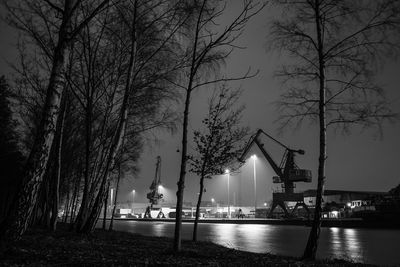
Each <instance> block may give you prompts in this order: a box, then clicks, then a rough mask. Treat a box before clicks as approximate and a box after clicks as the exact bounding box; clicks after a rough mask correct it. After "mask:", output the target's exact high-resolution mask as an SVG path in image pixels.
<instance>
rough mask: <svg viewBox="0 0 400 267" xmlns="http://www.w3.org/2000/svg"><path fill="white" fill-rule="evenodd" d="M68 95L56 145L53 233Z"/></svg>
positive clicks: (51, 225) (55, 223) (64, 102)
mask: <svg viewBox="0 0 400 267" xmlns="http://www.w3.org/2000/svg"><path fill="white" fill-rule="evenodd" d="M66 97H67V95H65V96H64V98H65V99H64V100H63V105H62V109H61V110H62V113H63V114H62V116H61V120H60V121H59V129H58V132H59V133H58V142H57V144H56V146H57V147H56V151H55V155H56V156H57V161H56V170H55V181H53V190H54V191H53V192H52V194H53V203H51V205H52V212H51V218H50V227H51V229H52V230H53V231H55V230H56V228H57V217H58V206H59V202H60V201H59V198H60V177H61V163H62V159H61V156H62V144H63V133H64V120H65V116H66V113H67V107H66V105H67V99H66Z"/></svg>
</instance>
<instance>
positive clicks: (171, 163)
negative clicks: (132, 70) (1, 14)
mask: <svg viewBox="0 0 400 267" xmlns="http://www.w3.org/2000/svg"><path fill="white" fill-rule="evenodd" d="M231 2H235V1H231ZM235 5H236V6H235ZM238 7H239V3H238V2H235V3H234V4H232V6H231V7H229V8H228V9H227V12H226V14H225V16H226V18H224V19H229V16H232V15H233V14H234V13H235V12H237V11H238ZM273 15H274V9H273V8H272V7H271V6H267V7H266V8H265V9H264V10H263V11H262V12H261V13H260V14H258V16H256V17H255V18H253V20H251V21H250V23H249V24H248V25H247V28H246V31H245V32H244V34H243V35H242V36H241V38H240V39H239V40H238V44H239V45H240V46H245V47H247V48H246V49H244V50H236V51H235V52H234V53H232V55H231V58H230V59H229V60H228V61H227V62H226V66H225V67H224V68H223V69H222V70H221V71H222V73H226V74H227V75H229V76H234V75H240V74H244V73H245V72H246V71H247V69H248V67H251V68H252V69H253V70H257V69H258V70H259V74H258V76H257V77H255V78H253V79H251V80H245V81H241V82H239V83H231V85H232V87H242V88H243V97H242V103H243V104H245V105H246V107H247V108H246V110H245V112H244V117H243V124H244V125H245V126H249V127H250V128H251V129H252V131H254V132H255V131H256V130H257V129H258V128H262V129H263V130H264V131H266V132H268V133H270V134H271V135H273V136H276V137H277V138H278V139H279V140H281V141H282V143H284V144H286V145H288V146H289V147H292V148H301V149H304V150H305V151H306V154H305V155H304V156H298V157H297V163H298V165H299V166H300V167H301V168H304V169H311V170H312V172H313V182H312V183H310V184H304V183H299V184H297V189H298V190H304V189H315V188H316V173H317V164H318V128H317V125H310V124H304V125H303V127H302V128H300V129H296V130H293V129H287V130H286V132H284V133H283V134H282V135H278V132H277V128H278V124H277V123H274V122H275V120H276V119H277V117H278V115H279V114H278V112H277V109H276V106H275V105H274V102H275V101H277V100H278V99H279V95H280V94H281V93H282V92H283V88H282V87H281V85H280V83H279V81H278V80H277V79H275V78H274V71H276V70H278V68H279V66H280V65H281V64H282V63H283V62H284V61H287V60H288V59H287V58H284V57H283V56H280V55H278V54H277V53H276V52H272V51H267V49H266V43H267V41H268V30H269V29H268V20H269V19H271V17H272V16H273ZM0 23H1V24H0V36H1V39H0V74H4V75H6V77H7V78H9V79H10V78H11V68H10V67H9V66H8V63H7V62H16V60H17V56H16V51H15V49H14V44H15V43H16V33H15V30H14V29H10V28H8V26H6V25H5V24H4V22H0ZM221 23H222V25H223V21H222V22H221ZM399 74H400V61H399V60H397V61H396V60H392V61H389V62H387V64H386V65H385V67H384V68H383V69H382V71H381V73H380V75H379V82H380V83H381V84H383V85H384V87H385V89H386V94H387V97H388V99H389V100H390V101H392V103H393V105H392V108H393V109H394V110H395V111H396V112H400V88H399V87H400V75H399ZM210 92H211V90H210V89H207V88H200V89H199V90H197V91H196V92H195V93H194V95H193V98H192V106H191V112H190V127H189V131H190V132H192V131H193V130H195V129H198V128H199V127H200V122H201V120H202V118H203V117H204V115H205V112H206V108H207V98H208V96H209V95H210ZM180 110H183V104H182V106H181V107H180ZM181 131H182V129H181V127H180V125H178V129H177V132H176V133H175V134H174V135H171V134H169V133H167V132H163V131H155V132H154V134H155V135H156V136H157V137H158V138H159V139H160V142H159V143H158V144H151V145H147V146H146V148H145V152H144V153H143V155H142V158H141V160H140V162H139V166H140V169H141V171H140V173H139V174H138V176H137V177H134V178H135V179H133V177H132V176H131V175H129V174H127V175H126V177H125V181H124V183H123V186H122V189H121V190H122V192H121V200H122V201H124V200H127V199H130V198H131V197H132V193H131V191H132V189H135V190H136V193H135V194H136V195H135V201H137V202H146V201H147V200H146V197H145V195H146V193H147V192H148V187H149V186H150V184H151V181H152V179H153V178H154V172H155V163H156V156H158V155H160V156H161V158H162V172H161V181H162V183H163V185H164V189H163V190H164V192H163V193H164V194H165V196H166V202H170V203H174V202H175V192H176V190H177V185H176V182H177V180H178V177H179V165H180V153H179V152H177V150H178V149H180V147H181V141H180V138H181ZM399 136H400V123H396V124H394V125H384V128H383V137H380V136H379V134H378V133H377V132H375V131H370V130H362V129H360V128H353V130H352V133H351V135H346V136H344V135H342V134H341V133H340V132H337V133H335V132H334V130H333V129H331V130H330V131H329V132H328V145H327V149H328V160H327V170H326V175H327V180H326V188H328V189H340V190H356V191H388V190H389V189H391V188H393V187H395V186H396V185H398V184H399V183H400V175H399V170H398V168H397V167H398V166H399V165H400V162H399V153H400V138H399ZM191 137H192V135H190V137H189V141H191V140H192V139H191ZM263 141H264V143H265V148H266V149H267V150H268V151H269V152H271V154H272V156H273V157H274V159H275V160H276V162H277V163H278V164H279V163H280V160H281V157H282V155H283V149H281V148H279V146H276V145H275V144H273V143H272V142H270V141H268V140H267V139H263ZM190 147H192V144H191V143H189V148H190ZM189 151H191V149H189ZM254 152H255V153H256V154H258V159H257V162H256V168H257V196H258V197H257V199H258V204H259V205H262V203H263V202H264V201H268V200H270V199H271V198H272V194H271V192H272V189H273V188H274V187H276V185H273V184H272V181H271V180H272V176H274V175H275V174H274V173H272V170H271V168H270V167H269V166H268V164H267V163H266V162H265V160H264V159H263V158H261V153H260V152H259V151H258V150H257V149H255V148H254ZM252 153H253V152H252ZM252 153H250V154H249V155H248V156H249V157H250V155H251V154H252ZM252 164H253V163H252V160H250V159H249V160H248V162H247V163H246V164H245V165H244V166H243V168H242V170H241V172H240V173H239V174H235V175H232V176H231V190H230V191H231V204H233V203H234V201H235V202H236V203H237V204H242V205H245V204H247V205H252V203H253V204H254V193H253V168H252ZM226 179H227V177H226V175H222V176H216V177H214V178H213V179H212V180H208V181H206V188H207V192H206V194H205V195H204V200H210V199H211V198H215V199H216V200H217V201H224V202H226V192H227V183H226V182H227V181H226ZM198 182H199V179H198V178H197V177H196V176H194V175H192V174H190V173H188V175H187V176H186V186H185V193H184V196H185V197H184V198H185V201H192V202H193V203H194V201H195V198H196V197H197V192H198V187H199V186H198Z"/></svg>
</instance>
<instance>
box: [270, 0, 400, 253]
mask: <svg viewBox="0 0 400 267" xmlns="http://www.w3.org/2000/svg"><path fill="white" fill-rule="evenodd" d="M275 2H276V3H277V4H280V7H281V8H283V9H282V10H283V16H281V17H280V18H279V19H277V20H275V21H273V24H272V36H273V41H272V44H273V47H274V48H277V49H279V50H282V51H284V52H285V53H287V54H288V55H289V56H290V57H292V58H293V62H294V63H293V64H291V65H286V66H284V67H283V68H282V70H281V71H279V72H278V74H277V75H278V77H280V78H282V79H283V81H284V84H285V85H286V86H287V88H288V90H287V92H286V93H284V94H283V95H282V97H281V101H279V102H278V104H279V106H280V109H281V114H282V115H281V117H280V121H281V123H282V124H281V127H282V128H283V127H285V126H287V125H291V124H292V123H296V124H297V125H300V124H301V123H302V122H303V121H304V120H305V119H310V120H311V121H312V122H316V123H317V124H318V126H319V160H318V187H317V199H316V205H315V214H314V221H313V224H312V229H311V231H310V235H309V238H308V242H307V246H306V248H305V251H304V254H303V258H304V259H314V258H315V255H316V251H317V245H318V238H319V233H320V226H321V211H322V207H321V205H322V195H323V190H324V183H325V179H326V177H325V165H326V159H327V152H326V146H327V128H328V127H329V126H334V127H336V129H341V130H343V131H344V132H345V133H347V132H348V131H349V130H350V127H351V126H353V125H359V126H361V127H364V128H365V127H377V128H378V129H380V126H381V124H382V122H384V121H386V120H390V119H393V118H394V117H395V114H394V113H393V112H392V110H391V109H390V107H389V105H388V101H387V100H386V99H385V96H384V92H383V89H382V88H381V87H380V86H378V85H377V84H376V82H375V81H374V74H375V73H376V72H377V70H378V68H379V66H380V63H382V59H383V58H384V56H385V55H388V54H389V53H397V52H398V49H399V45H398V44H399V40H398V36H399V35H398V26H399V22H400V21H399V4H398V1H391V0H380V1H347V0H341V1H332V0H312V1H310V0H304V1H303V0H300V1H279V0H278V1H275ZM282 128H281V129H282Z"/></svg>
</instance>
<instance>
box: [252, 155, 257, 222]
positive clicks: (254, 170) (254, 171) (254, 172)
mask: <svg viewBox="0 0 400 267" xmlns="http://www.w3.org/2000/svg"><path fill="white" fill-rule="evenodd" d="M251 158H252V159H253V177H254V218H256V210H257V176H256V159H257V156H256V155H253V156H251Z"/></svg>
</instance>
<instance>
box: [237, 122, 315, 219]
mask: <svg viewBox="0 0 400 267" xmlns="http://www.w3.org/2000/svg"><path fill="white" fill-rule="evenodd" d="M261 135H264V136H266V137H268V138H269V139H271V140H273V141H274V142H276V143H277V144H279V145H280V146H282V147H283V148H285V152H284V154H283V157H282V160H281V163H280V164H279V165H278V164H276V163H275V161H274V160H273V159H272V157H271V156H270V155H269V154H268V152H267V151H266V150H265V148H264V144H263V143H262V142H261V141H260V139H259V138H260V136H261ZM254 144H256V145H257V146H258V148H259V149H260V150H261V152H262V154H263V156H264V157H265V158H266V160H267V161H268V162H269V164H270V165H271V167H272V169H273V170H274V172H275V173H276V175H277V176H274V177H272V182H273V183H280V184H281V186H282V188H283V189H284V190H283V192H274V193H273V194H272V207H271V210H270V211H269V214H268V217H272V214H273V212H274V209H275V208H276V207H277V206H280V207H281V208H282V209H283V211H284V212H285V215H286V217H289V212H288V210H287V207H286V202H289V201H291V202H296V205H295V207H294V209H293V211H292V214H293V213H294V212H295V211H296V210H297V208H298V207H300V206H301V207H304V209H305V210H306V211H307V213H308V215H310V211H309V209H308V207H307V205H306V204H305V203H304V195H303V193H295V192H294V188H295V182H306V183H310V182H311V179H312V177H311V171H310V170H305V169H300V168H299V167H298V166H297V165H296V163H295V161H294V159H295V154H299V155H304V154H305V152H304V150H302V149H298V150H295V149H291V148H289V147H288V146H286V145H284V144H282V143H281V142H279V141H278V140H276V139H275V138H273V137H272V136H270V135H269V134H267V133H266V132H264V131H263V130H262V129H258V130H257V132H256V133H255V134H254V135H253V136H252V137H251V138H250V140H249V141H248V142H247V144H246V147H245V149H244V151H243V153H242V155H241V156H240V158H239V161H240V162H244V159H245V157H246V155H247V153H248V152H249V150H250V148H251V147H252V146H253V145H254Z"/></svg>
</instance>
